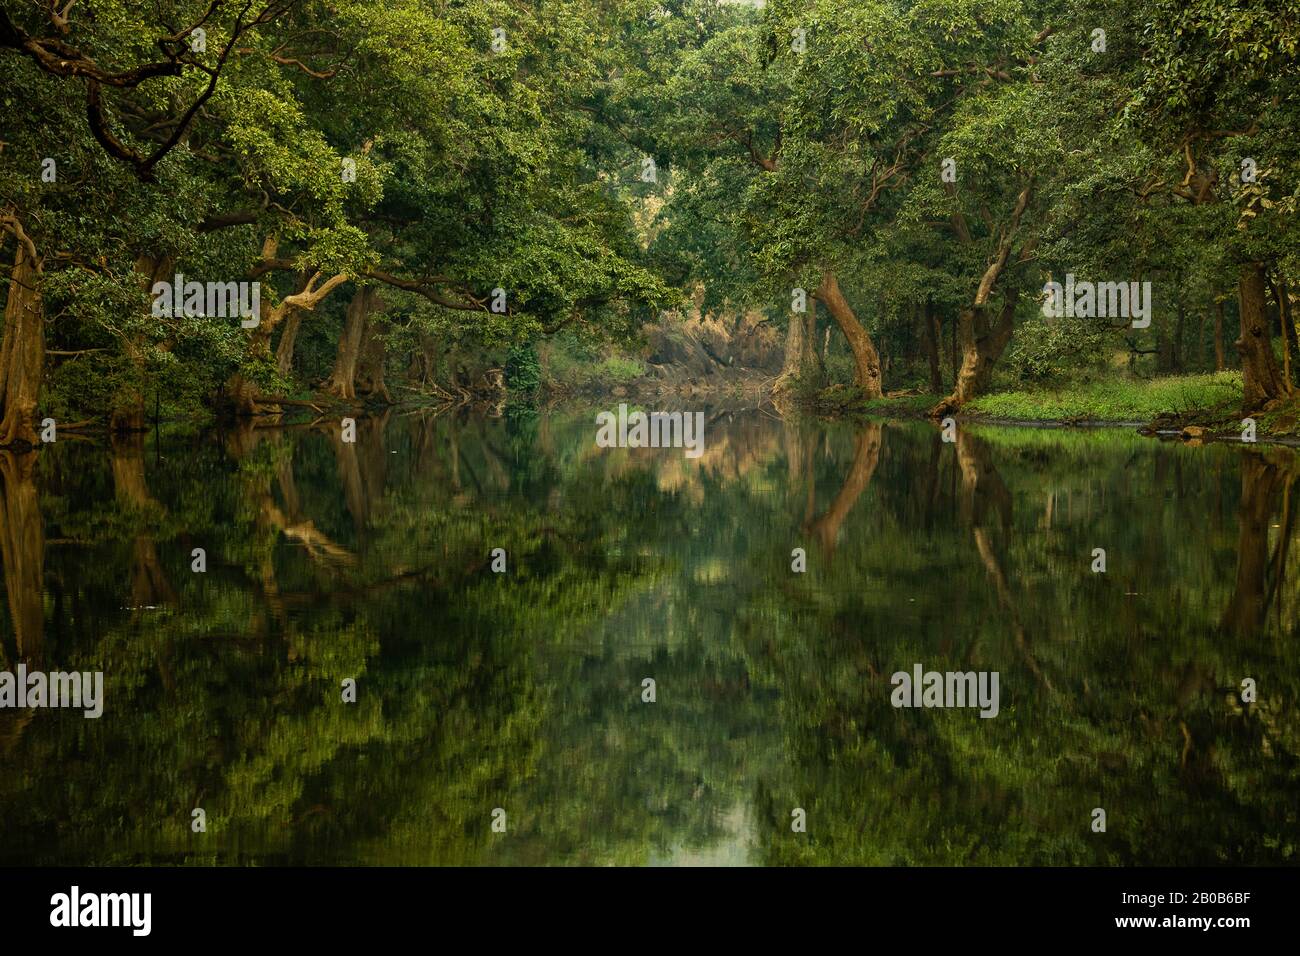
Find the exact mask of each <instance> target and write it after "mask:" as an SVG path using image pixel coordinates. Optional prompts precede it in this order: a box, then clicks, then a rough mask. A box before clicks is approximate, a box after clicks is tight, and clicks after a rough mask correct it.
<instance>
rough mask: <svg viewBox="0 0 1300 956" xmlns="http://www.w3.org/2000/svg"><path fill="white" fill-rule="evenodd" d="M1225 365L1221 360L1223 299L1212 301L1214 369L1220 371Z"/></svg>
mask: <svg viewBox="0 0 1300 956" xmlns="http://www.w3.org/2000/svg"><path fill="white" fill-rule="evenodd" d="M1225 368H1227V365H1225V364H1224V360H1223V300H1222V299H1220V300H1219V301H1217V302H1215V303H1214V370H1215V371H1216V372H1222V371H1223V370H1224V369H1225Z"/></svg>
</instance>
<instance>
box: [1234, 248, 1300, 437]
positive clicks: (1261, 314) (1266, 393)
mask: <svg viewBox="0 0 1300 956" xmlns="http://www.w3.org/2000/svg"><path fill="white" fill-rule="evenodd" d="M1266 285H1267V282H1266V279H1265V275H1264V264H1263V263H1262V262H1248V263H1246V264H1245V265H1243V266H1242V267H1241V274H1240V277H1239V279H1238V282H1237V297H1238V301H1239V302H1240V305H1241V336H1240V338H1238V339H1237V341H1236V343H1235V344H1236V346H1237V352H1238V353H1239V354H1240V355H1241V391H1242V396H1241V403H1242V412H1243V413H1244V414H1246V415H1249V414H1250V413H1252V412H1256V411H1260V410H1261V409H1263V408H1265V407H1266V406H1267V405H1268V404H1269V403H1270V402H1274V401H1277V400H1278V399H1281V398H1285V397H1287V396H1288V395H1289V394H1290V393H1291V389H1290V388H1289V387H1288V385H1287V383H1286V381H1285V380H1284V379H1283V378H1282V372H1281V370H1280V369H1279V368H1278V366H1277V357H1276V356H1275V355H1274V354H1273V342H1272V338H1271V336H1270V335H1269V331H1270V330H1269V321H1268V304H1267V300H1266V298H1265V288H1266Z"/></svg>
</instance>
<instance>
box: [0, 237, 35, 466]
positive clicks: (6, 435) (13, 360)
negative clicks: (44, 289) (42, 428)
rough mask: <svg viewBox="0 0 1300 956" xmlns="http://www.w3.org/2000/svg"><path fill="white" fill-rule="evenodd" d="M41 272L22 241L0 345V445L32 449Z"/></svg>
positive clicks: (26, 242) (11, 278) (27, 242)
mask: <svg viewBox="0 0 1300 956" xmlns="http://www.w3.org/2000/svg"><path fill="white" fill-rule="evenodd" d="M42 276H43V269H42V264H41V261H40V259H39V258H38V257H37V255H36V249H35V245H34V244H33V243H32V242H31V241H30V239H28V238H27V237H26V235H22V236H20V237H19V239H18V251H17V253H15V255H14V265H13V269H12V271H11V272H10V273H9V295H8V298H7V299H6V300H5V313H4V323H5V325H4V339H3V340H2V341H0V401H3V404H4V416H3V419H2V420H0V445H15V444H23V443H25V444H27V445H35V444H36V443H37V436H36V403H37V402H38V401H39V400H40V395H41V374H42V372H43V371H44V367H45V305H44V301H43V299H42V293H41V282H42Z"/></svg>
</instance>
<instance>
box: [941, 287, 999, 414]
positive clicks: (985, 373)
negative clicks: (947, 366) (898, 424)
mask: <svg viewBox="0 0 1300 956" xmlns="http://www.w3.org/2000/svg"><path fill="white" fill-rule="evenodd" d="M1018 299H1019V293H1018V292H1015V291H1012V292H1008V293H1007V297H1006V301H1004V302H1003V304H1002V312H1001V313H1000V314H999V316H998V320H997V323H996V324H995V325H994V326H993V328H991V329H990V328H988V320H987V318H986V315H985V309H986V307H985V306H972V307H971V308H968V309H962V310H961V316H960V319H959V323H960V324H959V335H960V337H961V352H962V361H961V369H960V370H959V371H958V372H957V381H956V382H955V383H954V385H953V390H952V394H951V395H949V396H948V397H947V398H945V399H944V400H943V401H942V402H940V403H939V404H938V405H936V406H935V407H934V408H932V409H931V410H930V416H931V417H932V418H942V417H943V416H944V415H951V414H953V413H955V412H958V411H960V410H961V407H962V406H963V405H965V404H966V403H967V402H969V401H970V400H971V399H973V398H975V397H976V396H977V395H979V393H980V392H981V391H983V390H984V386H985V385H986V384H988V377H989V373H990V372H991V371H992V370H993V366H994V364H995V363H996V362H997V360H998V359H1000V358H1001V357H1002V353H1003V352H1004V351H1005V350H1006V347H1007V343H1008V342H1010V341H1011V333H1012V332H1013V331H1014V330H1015V325H1016V302H1017V300H1018Z"/></svg>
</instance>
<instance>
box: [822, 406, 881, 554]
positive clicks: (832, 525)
mask: <svg viewBox="0 0 1300 956" xmlns="http://www.w3.org/2000/svg"><path fill="white" fill-rule="evenodd" d="M880 437H881V427H880V423H879V422H869V423H867V424H864V425H863V426H862V430H861V431H860V432H858V438H857V442H856V445H855V448H854V453H853V463H852V465H850V466H849V473H848V474H847V475H845V477H844V484H842V485H841V486H840V490H839V492H838V493H837V494H836V495H835V498H834V500H832V501H831V504H830V507H829V508H827V509H826V511H825V512H824V513H823V514H822V515H821V516H820V517H818V518H816V519H815V520H812V521H806V522H805V523H804V531H805V532H806V533H808V534H811V535H812V536H813V537H814V538H816V539H817V544H818V546H819V547H820V548H821V550H822V553H823V554H824V555H825V556H826V559H827V561H830V560H831V559H832V558H833V557H834V556H835V546H836V544H837V543H838V542H839V536H840V527H841V526H842V525H843V524H844V519H845V518H847V517H848V515H849V512H850V511H852V510H853V505H854V504H855V503H856V502H857V500H858V498H860V497H861V496H862V492H863V491H864V490H866V487H867V486H868V485H869V484H871V476H872V475H874V474H875V473H876V465H877V464H878V463H879V462H880ZM809 483H810V484H815V482H813V481H812V478H811V476H810V478H809Z"/></svg>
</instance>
